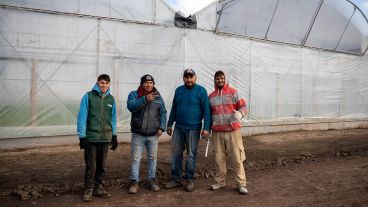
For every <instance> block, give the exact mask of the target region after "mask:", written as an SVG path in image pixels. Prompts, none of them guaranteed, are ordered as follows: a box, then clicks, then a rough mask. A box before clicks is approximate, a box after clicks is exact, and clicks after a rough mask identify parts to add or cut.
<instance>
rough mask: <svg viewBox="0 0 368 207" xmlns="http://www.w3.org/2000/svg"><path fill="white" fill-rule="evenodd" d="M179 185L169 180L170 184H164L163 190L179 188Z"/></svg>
mask: <svg viewBox="0 0 368 207" xmlns="http://www.w3.org/2000/svg"><path fill="white" fill-rule="evenodd" d="M180 185H181V183H180V182H178V181H175V180H171V181H170V182H168V183H166V184H165V188H166V189H170V188H175V187H178V186H180Z"/></svg>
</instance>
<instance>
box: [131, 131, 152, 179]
mask: <svg viewBox="0 0 368 207" xmlns="http://www.w3.org/2000/svg"><path fill="white" fill-rule="evenodd" d="M157 140H158V137H157V136H156V135H154V136H143V135H140V134H136V133H132V140H131V153H130V156H131V171H130V180H134V181H137V182H138V181H139V167H140V164H141V158H142V153H143V150H144V147H146V152H147V163H148V166H147V170H148V172H147V179H148V180H150V181H151V180H154V179H156V166H157V148H158V141H157Z"/></svg>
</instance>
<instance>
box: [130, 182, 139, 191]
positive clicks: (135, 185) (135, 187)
mask: <svg viewBox="0 0 368 207" xmlns="http://www.w3.org/2000/svg"><path fill="white" fill-rule="evenodd" d="M137 191H138V182H137V181H132V182H131V183H130V187H129V191H128V192H129V193H130V194H136V193H137Z"/></svg>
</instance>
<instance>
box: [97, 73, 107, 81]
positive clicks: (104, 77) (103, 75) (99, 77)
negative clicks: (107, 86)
mask: <svg viewBox="0 0 368 207" xmlns="http://www.w3.org/2000/svg"><path fill="white" fill-rule="evenodd" d="M100 80H105V81H106V82H110V76H109V75H107V74H101V75H99V76H98V78H97V82H98V81H100Z"/></svg>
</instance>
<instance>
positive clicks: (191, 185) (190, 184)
mask: <svg viewBox="0 0 368 207" xmlns="http://www.w3.org/2000/svg"><path fill="white" fill-rule="evenodd" d="M184 190H185V191H187V192H192V191H193V190H194V182H193V181H192V180H189V181H188V183H187V185H186V186H185V188H184Z"/></svg>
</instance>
